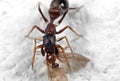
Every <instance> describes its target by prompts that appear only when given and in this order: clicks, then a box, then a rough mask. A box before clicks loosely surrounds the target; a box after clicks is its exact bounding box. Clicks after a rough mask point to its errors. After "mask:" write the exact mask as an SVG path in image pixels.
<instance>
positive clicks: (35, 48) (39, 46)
mask: <svg viewBox="0 0 120 81" xmlns="http://www.w3.org/2000/svg"><path fill="white" fill-rule="evenodd" d="M42 47H43V46H42V45H38V46H35V47H34V53H33V56H32V69H33V67H34V60H35V54H36V50H37V49H38V48H42Z"/></svg>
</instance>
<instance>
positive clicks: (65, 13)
mask: <svg viewBox="0 0 120 81" xmlns="http://www.w3.org/2000/svg"><path fill="white" fill-rule="evenodd" d="M67 13H68V11H66V12H65V13H64V14H63V16H62V17H61V19H60V20H59V21H58V25H59V24H60V23H61V22H62V21H63V19H64V18H65V16H66V14H67Z"/></svg>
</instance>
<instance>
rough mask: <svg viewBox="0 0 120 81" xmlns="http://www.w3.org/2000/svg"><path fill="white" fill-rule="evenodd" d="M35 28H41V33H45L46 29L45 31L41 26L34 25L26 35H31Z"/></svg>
mask: <svg viewBox="0 0 120 81" xmlns="http://www.w3.org/2000/svg"><path fill="white" fill-rule="evenodd" d="M35 28H36V29H37V30H39V31H40V32H41V33H43V34H44V33H45V31H44V30H43V29H41V28H40V27H38V26H36V25H34V26H33V27H32V29H31V30H30V31H29V32H28V34H27V35H26V37H29V35H30V33H31V32H32V31H33V30H34V29H35Z"/></svg>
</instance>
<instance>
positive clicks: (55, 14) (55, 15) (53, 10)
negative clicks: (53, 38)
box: [49, 8, 61, 21]
mask: <svg viewBox="0 0 120 81" xmlns="http://www.w3.org/2000/svg"><path fill="white" fill-rule="evenodd" d="M49 15H50V19H51V20H53V21H54V20H55V19H57V18H58V17H59V16H60V15H61V12H60V10H59V8H50V9H49Z"/></svg>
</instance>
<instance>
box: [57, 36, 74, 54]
mask: <svg viewBox="0 0 120 81" xmlns="http://www.w3.org/2000/svg"><path fill="white" fill-rule="evenodd" d="M63 39H65V40H66V42H67V45H68V46H66V47H65V48H64V49H67V48H70V51H71V53H72V54H73V50H72V48H71V46H70V43H69V40H68V38H67V37H66V36H64V37H61V38H58V39H57V41H61V40H63Z"/></svg>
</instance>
